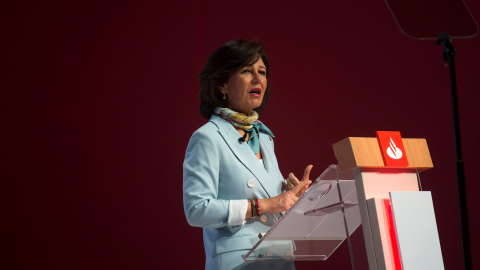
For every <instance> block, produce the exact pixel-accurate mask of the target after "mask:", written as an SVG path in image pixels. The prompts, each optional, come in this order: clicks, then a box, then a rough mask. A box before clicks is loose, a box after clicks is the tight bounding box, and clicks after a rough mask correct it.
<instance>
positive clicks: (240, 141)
mask: <svg viewBox="0 0 480 270" xmlns="http://www.w3.org/2000/svg"><path fill="white" fill-rule="evenodd" d="M246 139H247V132H245V134H244V135H243V137H240V138H238V142H239V143H243V142H245V140H246Z"/></svg>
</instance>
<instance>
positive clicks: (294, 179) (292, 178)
mask: <svg viewBox="0 0 480 270" xmlns="http://www.w3.org/2000/svg"><path fill="white" fill-rule="evenodd" d="M288 179H290V183H292V184H293V185H295V186H296V185H298V184H299V183H300V180H298V179H297V177H296V176H295V175H294V174H293V173H290V174H289V175H288Z"/></svg>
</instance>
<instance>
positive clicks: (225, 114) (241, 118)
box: [215, 107, 275, 153]
mask: <svg viewBox="0 0 480 270" xmlns="http://www.w3.org/2000/svg"><path fill="white" fill-rule="evenodd" d="M215 113H216V114H218V115H220V117H222V118H223V119H225V120H227V121H228V122H229V123H230V124H232V125H233V126H234V127H236V128H241V129H243V130H245V131H246V132H251V133H250V139H249V140H248V146H250V148H251V149H252V150H253V152H254V153H258V152H260V142H259V134H260V132H263V133H266V134H268V135H270V137H275V136H273V133H272V132H271V131H270V129H269V128H268V127H267V126H265V125H264V124H263V123H262V122H260V121H258V113H257V112H256V111H252V113H251V114H250V115H246V114H244V113H239V112H236V111H233V110H230V109H228V108H220V107H217V108H215Z"/></svg>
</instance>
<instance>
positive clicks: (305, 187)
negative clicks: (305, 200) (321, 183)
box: [296, 180, 312, 197]
mask: <svg viewBox="0 0 480 270" xmlns="http://www.w3.org/2000/svg"><path fill="white" fill-rule="evenodd" d="M302 182H305V183H306V184H305V185H304V186H303V188H301V189H300V190H299V191H298V192H297V194H296V196H297V197H300V196H302V194H303V193H304V192H305V191H306V190H307V188H308V187H309V186H310V184H311V183H312V181H311V180H304V181H302Z"/></svg>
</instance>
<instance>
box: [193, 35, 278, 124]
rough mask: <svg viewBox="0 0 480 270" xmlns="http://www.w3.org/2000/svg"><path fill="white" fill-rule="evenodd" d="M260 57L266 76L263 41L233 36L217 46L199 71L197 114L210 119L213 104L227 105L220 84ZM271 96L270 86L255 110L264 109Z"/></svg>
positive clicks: (267, 66) (213, 108)
mask: <svg viewBox="0 0 480 270" xmlns="http://www.w3.org/2000/svg"><path fill="white" fill-rule="evenodd" d="M259 58H262V60H263V63H264V64H265V67H266V69H267V74H266V77H267V79H268V75H269V70H270V69H269V65H268V58H267V55H266V54H265V52H264V50H263V44H262V43H260V42H258V41H252V40H244V39H235V40H231V41H229V42H227V43H225V44H223V45H222V46H220V47H219V48H218V49H216V50H215V51H214V52H213V53H212V55H211V56H210V58H209V59H208V61H207V63H206V64H205V66H204V67H203V70H202V72H201V73H200V76H199V78H200V93H199V94H198V97H199V98H200V114H201V115H202V116H203V117H204V118H206V119H210V117H211V116H212V114H213V111H214V110H215V108H216V107H227V101H226V100H223V94H222V93H221V92H220V90H219V86H223V85H224V84H225V83H227V82H228V80H229V79H230V76H231V75H233V74H234V73H235V72H237V71H238V70H240V69H242V68H243V67H246V66H251V65H253V64H255V63H256V62H257V61H258V59H259ZM269 97H270V86H269V84H268V83H267V89H266V90H265V95H264V96H263V101H262V104H261V105H260V107H258V108H255V109H254V110H255V111H256V112H258V113H260V112H262V111H263V109H265V106H266V104H267V101H268V98H269Z"/></svg>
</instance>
